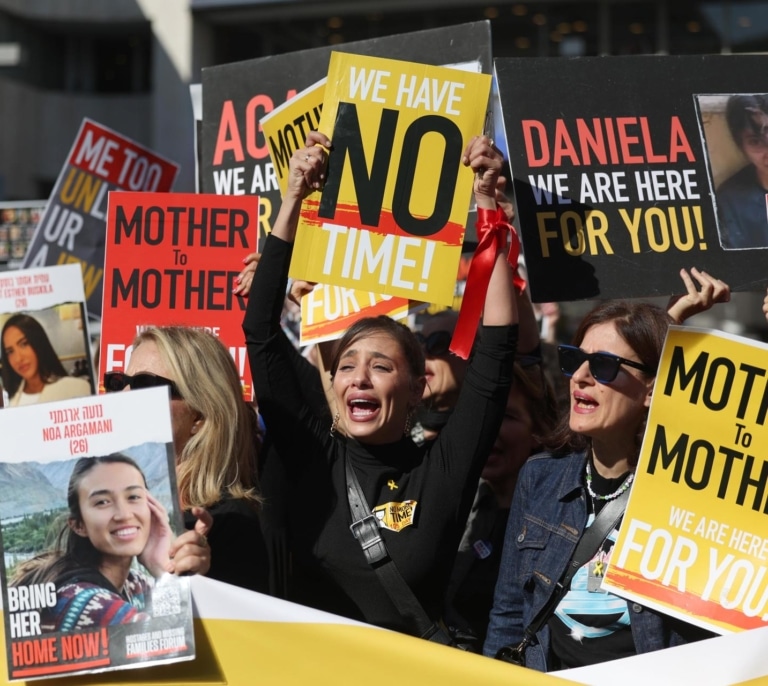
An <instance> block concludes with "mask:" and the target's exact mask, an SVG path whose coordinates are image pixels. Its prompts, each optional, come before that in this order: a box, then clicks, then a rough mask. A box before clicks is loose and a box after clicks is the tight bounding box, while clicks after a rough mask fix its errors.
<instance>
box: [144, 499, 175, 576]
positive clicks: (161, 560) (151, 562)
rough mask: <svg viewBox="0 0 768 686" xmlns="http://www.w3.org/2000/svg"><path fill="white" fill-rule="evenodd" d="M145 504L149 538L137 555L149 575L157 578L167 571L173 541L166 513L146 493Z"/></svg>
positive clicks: (158, 503) (155, 500)
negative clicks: (149, 516) (148, 516)
mask: <svg viewBox="0 0 768 686" xmlns="http://www.w3.org/2000/svg"><path fill="white" fill-rule="evenodd" d="M147 503H148V505H149V512H150V515H151V521H150V525H149V526H150V529H149V538H148V539H147V544H146V545H145V546H144V550H142V551H141V555H139V562H141V564H143V565H144V566H145V567H146V568H147V569H148V570H149V573H150V574H151V575H152V576H153V577H155V578H158V577H159V576H161V575H162V574H163V572H166V571H168V562H169V551H170V548H171V541H172V540H173V531H171V526H170V524H169V523H168V513H167V512H166V510H165V508H164V507H163V506H162V505H161V504H160V501H158V500H157V499H156V498H154V497H153V496H152V495H150V494H149V493H147Z"/></svg>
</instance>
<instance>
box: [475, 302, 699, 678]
mask: <svg viewBox="0 0 768 686" xmlns="http://www.w3.org/2000/svg"><path fill="white" fill-rule="evenodd" d="M671 321H672V320H671V318H670V316H669V315H668V313H667V312H665V311H664V310H662V309H661V308H658V307H655V306H653V305H649V304H645V303H631V302H620V301H612V302H607V303H604V304H601V305H598V306H597V307H596V308H594V309H593V310H592V311H591V312H589V313H588V314H587V315H586V317H585V318H584V320H583V321H582V322H581V324H580V326H579V328H578V330H577V331H576V335H575V336H574V340H573V345H564V346H560V347H559V357H560V366H561V369H562V372H563V374H565V375H566V376H567V377H568V378H569V379H570V413H569V415H568V416H566V417H564V418H563V421H562V422H561V424H560V426H559V427H558V429H557V430H556V431H555V434H554V435H553V436H552V437H551V438H550V439H548V440H547V441H546V445H547V447H548V452H544V453H540V454H538V455H535V456H533V457H531V458H530V459H529V460H528V461H527V462H526V463H525V465H524V466H523V468H522V470H521V471H520V475H519V477H518V483H517V489H516V491H515V495H514V498H513V500H512V508H511V511H510V516H509V521H508V524H507V531H506V536H505V539H504V550H503V554H502V561H501V571H500V574H499V578H498V582H497V584H496V593H495V597H494V604H493V610H492V611H491V617H490V625H489V627H488V636H487V639H486V642H485V646H484V649H483V652H484V653H485V654H486V655H488V656H490V657H494V656H496V654H497V652H498V651H499V650H500V649H502V648H504V647H506V646H516V645H517V644H518V643H520V641H521V640H522V639H523V635H524V631H525V630H526V628H527V627H529V625H530V624H531V622H532V621H533V620H534V618H535V617H536V615H537V614H538V613H539V611H540V610H541V609H542V608H543V607H544V606H545V605H546V604H547V602H548V601H549V600H550V598H551V597H552V596H553V594H554V593H555V589H556V584H557V582H558V581H559V580H560V579H561V578H562V576H563V574H564V572H565V570H566V568H567V567H568V566H569V564H570V561H571V556H572V555H573V552H574V549H575V548H576V545H577V543H578V541H579V539H580V538H581V536H582V535H583V534H584V531H585V529H586V528H587V527H588V526H589V525H591V524H592V522H593V520H594V519H595V517H596V515H597V514H598V513H599V512H600V511H601V509H602V508H603V507H604V506H605V505H606V504H607V503H609V502H611V501H613V500H615V499H617V498H618V497H619V496H620V495H621V494H622V493H624V492H625V491H626V490H627V489H629V488H630V487H631V485H632V481H633V479H634V469H635V466H636V464H637V457H638V453H639V450H640V441H641V438H642V434H643V430H644V428H645V422H646V418H647V413H648V408H649V405H650V402H651V394H652V392H653V384H654V379H655V376H656V369H657V367H658V364H659V360H660V357H661V350H662V346H663V343H664V338H665V336H666V332H667V328H668V326H669V324H670V323H671ZM616 533H617V532H616V530H615V529H614V531H612V532H611V533H609V534H608V536H607V537H606V538H605V539H604V541H603V542H602V545H601V546H600V548H599V550H598V551H597V553H596V554H594V556H593V558H592V559H591V560H590V561H589V562H588V563H587V564H585V565H584V566H583V567H581V568H580V569H579V570H578V571H577V572H576V574H575V576H574V577H573V580H572V582H571V584H570V587H569V588H568V589H567V590H566V592H565V594H564V595H563V596H562V598H561V599H560V600H559V602H558V603H557V605H556V607H555V609H554V612H553V613H552V614H550V615H549V618H548V620H547V621H546V622H545V623H544V624H543V626H542V628H541V629H540V630H539V631H538V632H537V633H536V635H535V639H534V640H533V642H532V644H531V645H529V646H528V648H527V650H526V652H525V663H526V666H528V667H532V668H534V669H538V670H540V671H549V670H554V669H567V668H571V667H579V666H583V665H587V664H593V663H596V662H603V661H605V660H611V659H615V658H620V657H627V656H630V655H634V654H636V653H644V652H649V651H652V650H658V649H660V648H665V647H669V646H673V645H678V644H681V643H684V642H687V641H688V640H693V639H694V638H700V637H703V635H704V633H705V632H701V631H700V630H698V629H696V628H694V627H691V626H690V625H687V624H684V623H682V622H680V621H678V620H674V619H672V618H670V617H667V616H664V615H661V614H659V613H657V612H654V611H653V610H649V609H648V608H644V607H642V606H640V605H638V604H637V603H629V602H627V601H625V600H623V599H621V598H619V597H617V596H614V595H613V594H611V593H606V592H604V591H603V590H602V589H601V587H600V581H601V578H602V574H603V571H602V570H604V568H605V567H606V566H607V565H608V564H609V562H610V555H611V550H612V547H613V543H614V541H615V540H616Z"/></svg>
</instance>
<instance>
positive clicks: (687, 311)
mask: <svg viewBox="0 0 768 686" xmlns="http://www.w3.org/2000/svg"><path fill="white" fill-rule="evenodd" d="M691 277H693V279H696V281H697V282H698V284H699V286H700V287H701V290H699V289H698V288H697V287H696V284H695V283H694V282H693V279H692V278H691ZM680 278H681V279H682V280H683V283H684V284H685V288H686V290H687V293H686V294H685V295H673V296H672V297H671V298H670V299H669V304H668V305H667V312H668V313H669V316H670V317H672V319H674V320H675V323H677V324H682V323H683V322H684V321H685V320H686V319H688V318H689V317H692V316H693V315H695V314H699V313H700V312H706V311H707V310H708V309H709V308H710V307H712V305H715V304H716V303H727V302H728V301H729V300H730V299H731V288H730V286H728V284H727V283H725V281H721V280H720V279H717V278H715V277H714V276H710V275H709V274H707V272H704V271H699V270H698V269H696V267H691V273H690V274H688V272H687V271H686V270H685V269H681V270H680Z"/></svg>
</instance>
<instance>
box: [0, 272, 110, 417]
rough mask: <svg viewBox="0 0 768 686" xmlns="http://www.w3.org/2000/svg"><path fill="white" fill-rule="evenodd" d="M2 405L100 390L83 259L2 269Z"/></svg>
mask: <svg viewBox="0 0 768 686" xmlns="http://www.w3.org/2000/svg"><path fill="white" fill-rule="evenodd" d="M0 338H2V352H1V353H0V360H1V361H2V365H0V379H1V380H2V384H1V385H2V399H3V401H2V406H5V407H16V406H20V405H33V404H37V403H47V402H51V401H55V400H65V399H67V398H79V397H82V396H86V395H92V394H93V393H94V392H95V386H94V382H93V378H94V374H93V372H94V370H93V362H92V360H93V356H92V355H91V339H90V335H89V332H88V315H87V310H86V304H85V293H84V290H83V277H82V271H81V269H80V265H77V264H63V265H60V266H55V267H41V268H40V269H20V270H15V271H7V272H3V273H2V274H0Z"/></svg>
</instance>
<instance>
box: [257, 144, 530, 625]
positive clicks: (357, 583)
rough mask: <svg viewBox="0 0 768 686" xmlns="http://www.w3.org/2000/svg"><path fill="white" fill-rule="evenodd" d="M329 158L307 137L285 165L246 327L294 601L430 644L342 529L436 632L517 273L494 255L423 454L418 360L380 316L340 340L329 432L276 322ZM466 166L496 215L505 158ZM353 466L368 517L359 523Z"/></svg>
mask: <svg viewBox="0 0 768 686" xmlns="http://www.w3.org/2000/svg"><path fill="white" fill-rule="evenodd" d="M320 146H323V147H320ZM329 147H330V142H329V141H327V140H326V139H325V137H324V136H321V135H320V134H319V133H316V132H313V133H311V134H310V135H309V138H308V140H307V147H305V148H303V149H300V150H297V151H296V152H295V153H294V155H293V156H292V158H291V162H290V167H291V170H290V175H289V184H288V191H287V192H286V194H285V196H284V198H283V204H282V206H281V208H280V212H279V214H278V218H277V221H276V222H275V225H274V227H273V230H272V232H271V234H270V235H269V236H268V237H267V240H266V243H265V246H264V251H263V253H262V257H261V260H260V262H259V267H258V269H256V273H255V277H254V281H253V287H252V292H251V296H250V298H249V302H248V309H247V311H246V317H245V321H244V324H243V328H244V330H245V333H246V342H247V344H248V351H249V356H250V361H251V370H252V372H253V378H254V385H255V388H256V395H257V397H258V399H259V411H260V413H261V414H262V416H263V417H264V421H265V424H266V433H267V437H270V438H271V440H272V441H274V443H275V446H276V451H277V454H278V455H279V456H280V458H281V459H282V461H283V462H284V464H285V465H286V469H287V471H288V473H289V479H290V492H289V494H288V497H290V504H289V506H288V507H287V510H288V514H289V517H290V531H291V534H292V539H291V547H292V554H293V571H294V574H293V582H294V594H293V596H292V599H293V600H295V601H297V602H301V603H303V604H306V605H311V606H313V607H316V608H319V609H322V610H326V611H330V612H334V613H336V614H340V615H343V616H347V617H351V618H354V619H358V620H364V621H367V622H369V623H372V624H376V625H378V626H384V627H388V628H391V629H394V630H397V631H402V632H405V633H410V634H414V635H418V636H422V637H424V638H428V637H429V636H430V635H432V632H431V631H427V632H421V631H417V630H416V622H414V621H413V620H412V617H409V616H407V614H405V613H401V612H400V611H398V609H397V608H396V606H395V603H394V601H393V600H392V599H391V595H390V594H389V593H388V591H387V590H385V586H384V585H383V584H382V581H381V580H380V578H379V577H378V576H377V572H376V570H375V569H374V568H373V567H372V566H371V564H369V562H368V561H367V557H366V554H365V553H364V552H363V549H362V547H361V543H360V542H359V540H358V539H357V538H356V537H355V534H353V531H352V530H351V529H350V525H352V524H353V522H358V526H356V530H359V529H361V528H363V524H362V523H363V522H364V523H365V524H366V525H368V526H369V527H370V530H371V531H370V533H371V535H372V536H373V537H374V538H375V537H376V535H378V536H379V537H380V538H381V539H382V540H383V541H384V543H385V544H386V548H387V552H386V555H385V557H384V558H383V560H382V561H383V562H385V564H386V565H387V567H386V569H387V570H392V569H393V568H392V566H390V565H389V560H392V561H393V563H394V565H395V567H396V569H397V571H398V573H399V575H400V576H401V577H402V580H403V581H404V583H405V584H407V587H408V588H409V589H410V593H412V594H413V595H414V596H415V598H416V600H417V603H418V605H420V606H421V608H422V609H423V610H424V612H425V614H426V615H427V616H428V617H429V620H430V622H431V627H430V628H431V629H432V628H434V627H435V626H436V625H435V622H436V620H438V619H439V618H440V615H441V611H442V601H443V597H444V593H445V588H446V584H447V580H448V575H449V573H450V568H451V561H452V560H453V557H454V555H455V551H456V548H457V546H458V542H459V538H460V536H461V532H462V529H463V525H464V521H465V520H466V516H467V513H468V509H469V507H470V504H471V501H472V496H473V495H474V491H475V488H476V485H477V480H478V477H479V475H480V471H481V469H482V466H483V462H484V460H485V457H486V456H487V454H488V452H489V450H490V447H491V445H492V443H493V440H494V437H495V436H496V434H497V433H498V429H499V425H500V423H501V419H502V416H503V413H504V407H505V403H506V398H507V393H508V390H509V384H510V380H511V371H512V363H513V357H514V350H515V339H516V334H517V326H516V321H517V313H516V308H515V302H514V296H513V288H512V283H511V273H510V271H511V270H510V268H509V266H508V264H507V262H506V250H505V249H503V248H502V247H501V246H500V247H499V249H498V251H497V255H496V258H495V262H494V267H493V273H492V276H491V279H490V284H489V288H488V294H487V298H486V301H485V310H484V314H483V326H482V328H481V330H480V340H479V342H478V344H477V345H476V350H475V354H474V356H473V359H472V362H471V363H470V365H469V369H468V370H467V376H466V379H465V383H464V386H463V392H462V394H461V397H460V398H459V401H458V403H457V406H456V409H455V411H454V413H453V415H452V417H451V420H450V421H449V422H448V424H447V425H446V427H445V428H444V429H443V431H442V432H441V434H440V436H439V438H438V439H437V440H436V441H435V442H433V443H431V444H429V445H426V446H422V447H419V446H416V445H415V444H414V443H413V441H412V440H411V439H410V436H409V435H408V433H409V424H410V415H411V413H412V412H413V409H414V407H415V406H416V405H417V404H418V403H419V402H420V400H421V395H422V392H423V389H424V384H425V372H424V356H423V352H422V350H421V346H420V345H419V343H418V341H417V340H416V338H415V336H414V335H413V333H412V332H411V331H410V330H408V329H407V328H406V327H405V326H403V325H402V324H400V323H398V322H395V321H393V320H391V319H389V318H387V317H376V318H368V319H363V320H361V321H359V322H357V323H355V324H354V325H353V326H352V327H351V328H350V329H349V330H348V331H347V332H346V333H345V335H344V336H343V337H342V339H341V340H340V341H339V345H338V348H337V351H336V354H335V356H334V359H333V361H332V363H331V368H330V371H331V375H332V390H333V397H334V402H333V405H334V406H333V408H332V413H333V414H334V419H333V422H332V424H331V426H330V427H329V425H328V423H327V422H325V421H322V420H321V419H320V418H318V417H316V416H315V415H314V413H313V412H312V410H311V405H310V403H309V402H308V401H307V399H306V398H305V396H304V393H305V390H306V389H305V388H303V387H302V386H301V385H300V383H299V382H298V379H297V376H296V370H295V368H294V365H293V364H292V362H291V360H292V356H293V353H292V351H291V349H290V346H291V344H290V342H289V341H288V340H287V338H286V337H285V335H284V334H282V333H281V330H280V322H279V318H280V311H281V308H282V303H283V297H284V294H285V287H286V281H287V276H288V265H289V262H290V258H291V251H292V247H293V241H294V238H295V235H296V226H297V221H298V217H299V210H300V207H301V202H302V200H303V198H304V197H305V196H306V195H308V194H309V193H311V192H312V191H314V190H317V189H319V188H320V187H321V185H322V182H323V178H324V177H323V175H324V173H325V163H326V159H327V155H326V152H325V150H326V149H327V148H329ZM332 154H333V152H331V155H332ZM464 155H465V159H464V164H465V165H468V166H470V167H471V168H472V169H473V170H474V171H475V172H476V174H475V195H476V198H477V202H478V205H479V206H480V207H482V208H484V209H487V210H488V212H489V214H493V215H496V203H495V199H494V196H493V188H494V185H495V178H496V176H497V174H498V171H499V168H500V166H501V163H500V160H501V156H500V154H499V153H498V151H497V150H496V149H495V148H493V146H492V145H491V143H490V141H489V140H488V139H487V138H485V137H477V138H475V139H473V141H472V142H471V143H470V145H469V146H468V147H467V149H466V150H465V153H464ZM457 163H458V160H457ZM491 226H492V228H490V230H497V231H499V232H500V235H499V238H500V239H501V240H500V243H501V245H504V244H505V243H506V240H507V239H506V235H505V234H506V231H508V228H507V227H506V225H505V224H504V222H500V223H499V222H497V221H496V219H495V218H494V221H493V222H492V225H491ZM329 429H330V430H329ZM341 429H343V431H342V430H341ZM347 467H349V468H350V471H351V473H352V475H353V477H354V479H356V480H357V481H358V482H359V485H360V489H361V490H362V492H363V494H364V500H366V501H367V508H368V509H367V510H366V509H365V507H362V508H361V510H362V512H361V513H360V515H357V514H356V515H355V516H354V518H353V516H352V514H351V511H350V510H351V507H350V503H349V500H348V496H347V484H348V478H351V477H348V474H347ZM350 482H351V481H350ZM361 515H365V517H364V518H363V516H361ZM395 597H397V598H402V595H401V594H399V593H395Z"/></svg>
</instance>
